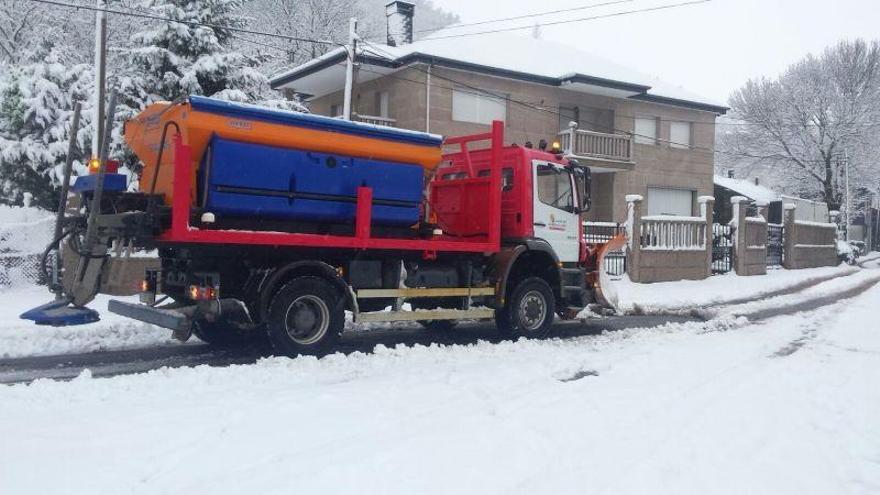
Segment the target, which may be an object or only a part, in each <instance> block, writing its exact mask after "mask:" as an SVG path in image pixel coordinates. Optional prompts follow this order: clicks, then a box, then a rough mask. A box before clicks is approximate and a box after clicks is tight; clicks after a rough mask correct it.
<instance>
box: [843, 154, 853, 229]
mask: <svg viewBox="0 0 880 495" xmlns="http://www.w3.org/2000/svg"><path fill="white" fill-rule="evenodd" d="M843 172H844V173H845V174H846V183H845V187H846V191H845V193H846V194H845V198H846V199H845V200H844V201H846V221H845V223H844V226H843V229H844V230H843V236H844V237H843V238H844V239H845V240H846V241H847V242H849V226H850V214H851V212H852V211H851V210H852V206H851V205H850V197H849V152H847V151H844V152H843Z"/></svg>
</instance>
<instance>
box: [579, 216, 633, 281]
mask: <svg viewBox="0 0 880 495" xmlns="http://www.w3.org/2000/svg"><path fill="white" fill-rule="evenodd" d="M617 234H624V235H625V234H626V227H625V226H624V225H621V224H619V223H611V222H584V239H585V241H586V242H587V243H588V244H590V243H601V242H608V241H609V240H611V238H612V237H614V236H616V235H617ZM605 272H606V273H607V274H608V275H623V274H624V273H626V248H623V249H620V250H618V251H611V252H609V253H608V254H606V255H605Z"/></svg>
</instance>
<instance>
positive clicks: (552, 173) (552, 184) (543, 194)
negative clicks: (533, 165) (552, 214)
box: [536, 164, 574, 212]
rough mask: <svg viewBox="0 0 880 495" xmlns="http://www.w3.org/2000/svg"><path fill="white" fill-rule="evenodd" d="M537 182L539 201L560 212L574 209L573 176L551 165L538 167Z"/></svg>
mask: <svg viewBox="0 0 880 495" xmlns="http://www.w3.org/2000/svg"><path fill="white" fill-rule="evenodd" d="M536 180H537V185H538V200H540V201H541V202H542V203H544V204H546V205H549V206H552V207H554V208H559V209H560V210H565V211H569V212H570V211H572V210H573V209H574V198H573V195H572V191H571V174H570V173H569V172H568V171H567V170H565V169H562V168H559V167H554V166H553V165H549V164H545V165H538V167H537V178H536Z"/></svg>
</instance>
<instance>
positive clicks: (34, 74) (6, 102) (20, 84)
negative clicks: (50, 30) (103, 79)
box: [0, 42, 93, 209]
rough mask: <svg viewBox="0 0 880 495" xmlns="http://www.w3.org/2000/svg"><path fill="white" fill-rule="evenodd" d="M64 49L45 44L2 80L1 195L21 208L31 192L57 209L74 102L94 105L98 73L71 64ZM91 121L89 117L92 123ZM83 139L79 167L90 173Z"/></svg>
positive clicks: (36, 202) (37, 203)
mask: <svg viewBox="0 0 880 495" xmlns="http://www.w3.org/2000/svg"><path fill="white" fill-rule="evenodd" d="M63 53H64V50H61V49H58V48H56V47H55V46H54V45H53V44H52V43H51V42H44V43H43V45H42V46H41V47H40V48H39V49H37V50H36V51H35V52H34V53H33V54H32V55H31V57H30V58H29V59H28V60H27V61H25V63H24V64H22V65H18V66H15V67H12V68H11V70H9V71H8V72H7V73H6V74H5V77H3V80H2V81H0V197H2V198H3V200H4V202H7V203H11V204H17V205H20V204H22V202H23V199H24V193H26V192H27V193H31V194H32V195H33V198H34V203H33V204H34V205H35V206H39V207H42V208H46V209H54V208H55V207H56V206H57V201H58V200H57V187H58V185H59V183H60V179H61V174H62V172H63V165H64V162H65V161H66V158H67V148H68V140H69V132H70V128H69V127H70V120H71V116H72V111H73V104H74V101H76V100H78V101H81V102H83V103H84V106H85V108H88V107H89V106H90V104H89V101H88V97H89V92H90V91H89V90H90V88H91V83H92V80H93V72H92V70H91V67H90V66H88V65H81V64H66V63H65V62H66V60H65V59H64V56H63ZM87 119H88V117H87V116H86V115H84V120H85V121H86V122H87V121H88V120H87ZM87 136H88V133H87V131H86V132H83V130H81V133H80V134H79V135H78V136H77V142H78V144H79V146H77V151H76V153H77V156H75V157H74V159H75V161H76V163H77V165H78V167H79V168H80V169H81V170H82V169H84V167H85V165H84V160H83V157H82V152H81V151H80V150H82V148H83V146H82V144H83V140H84V139H88V137H87Z"/></svg>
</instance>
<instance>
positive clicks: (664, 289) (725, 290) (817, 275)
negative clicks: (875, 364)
mask: <svg viewBox="0 0 880 495" xmlns="http://www.w3.org/2000/svg"><path fill="white" fill-rule="evenodd" d="M871 256H872V258H865V259H873V257H876V256H878V255H877V253H871ZM857 270H859V268H857V267H853V266H849V265H845V264H842V265H839V266H828V267H822V268H810V269H806V270H782V269H777V270H768V271H767V275H760V276H752V277H740V276H738V275H737V274H735V273H733V272H731V273H727V274H724V275H715V276H712V277H709V278H707V279H705V280H681V281H676V282H659V283H654V284H637V283H633V282H631V281H630V280H629V278H628V277H623V278H622V279H621V280H617V281H615V282H614V285H615V288H616V289H617V292H618V295H619V297H620V301H619V305H620V309H621V311H624V312H634V311H635V312H645V313H651V312H657V311H667V310H681V309H691V308H701V307H704V306H708V305H718V304H724V303H726V302H729V301H732V300H736V299H740V298H745V297H753V296H760V295H762V294H767V293H770V292H773V291H777V290H780V289H785V288H787V287H791V286H794V285H797V284H799V283H802V282H805V281H808V280H818V279H824V278H828V277H831V276H834V275H846V274H849V273H854V272H855V271H857Z"/></svg>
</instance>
